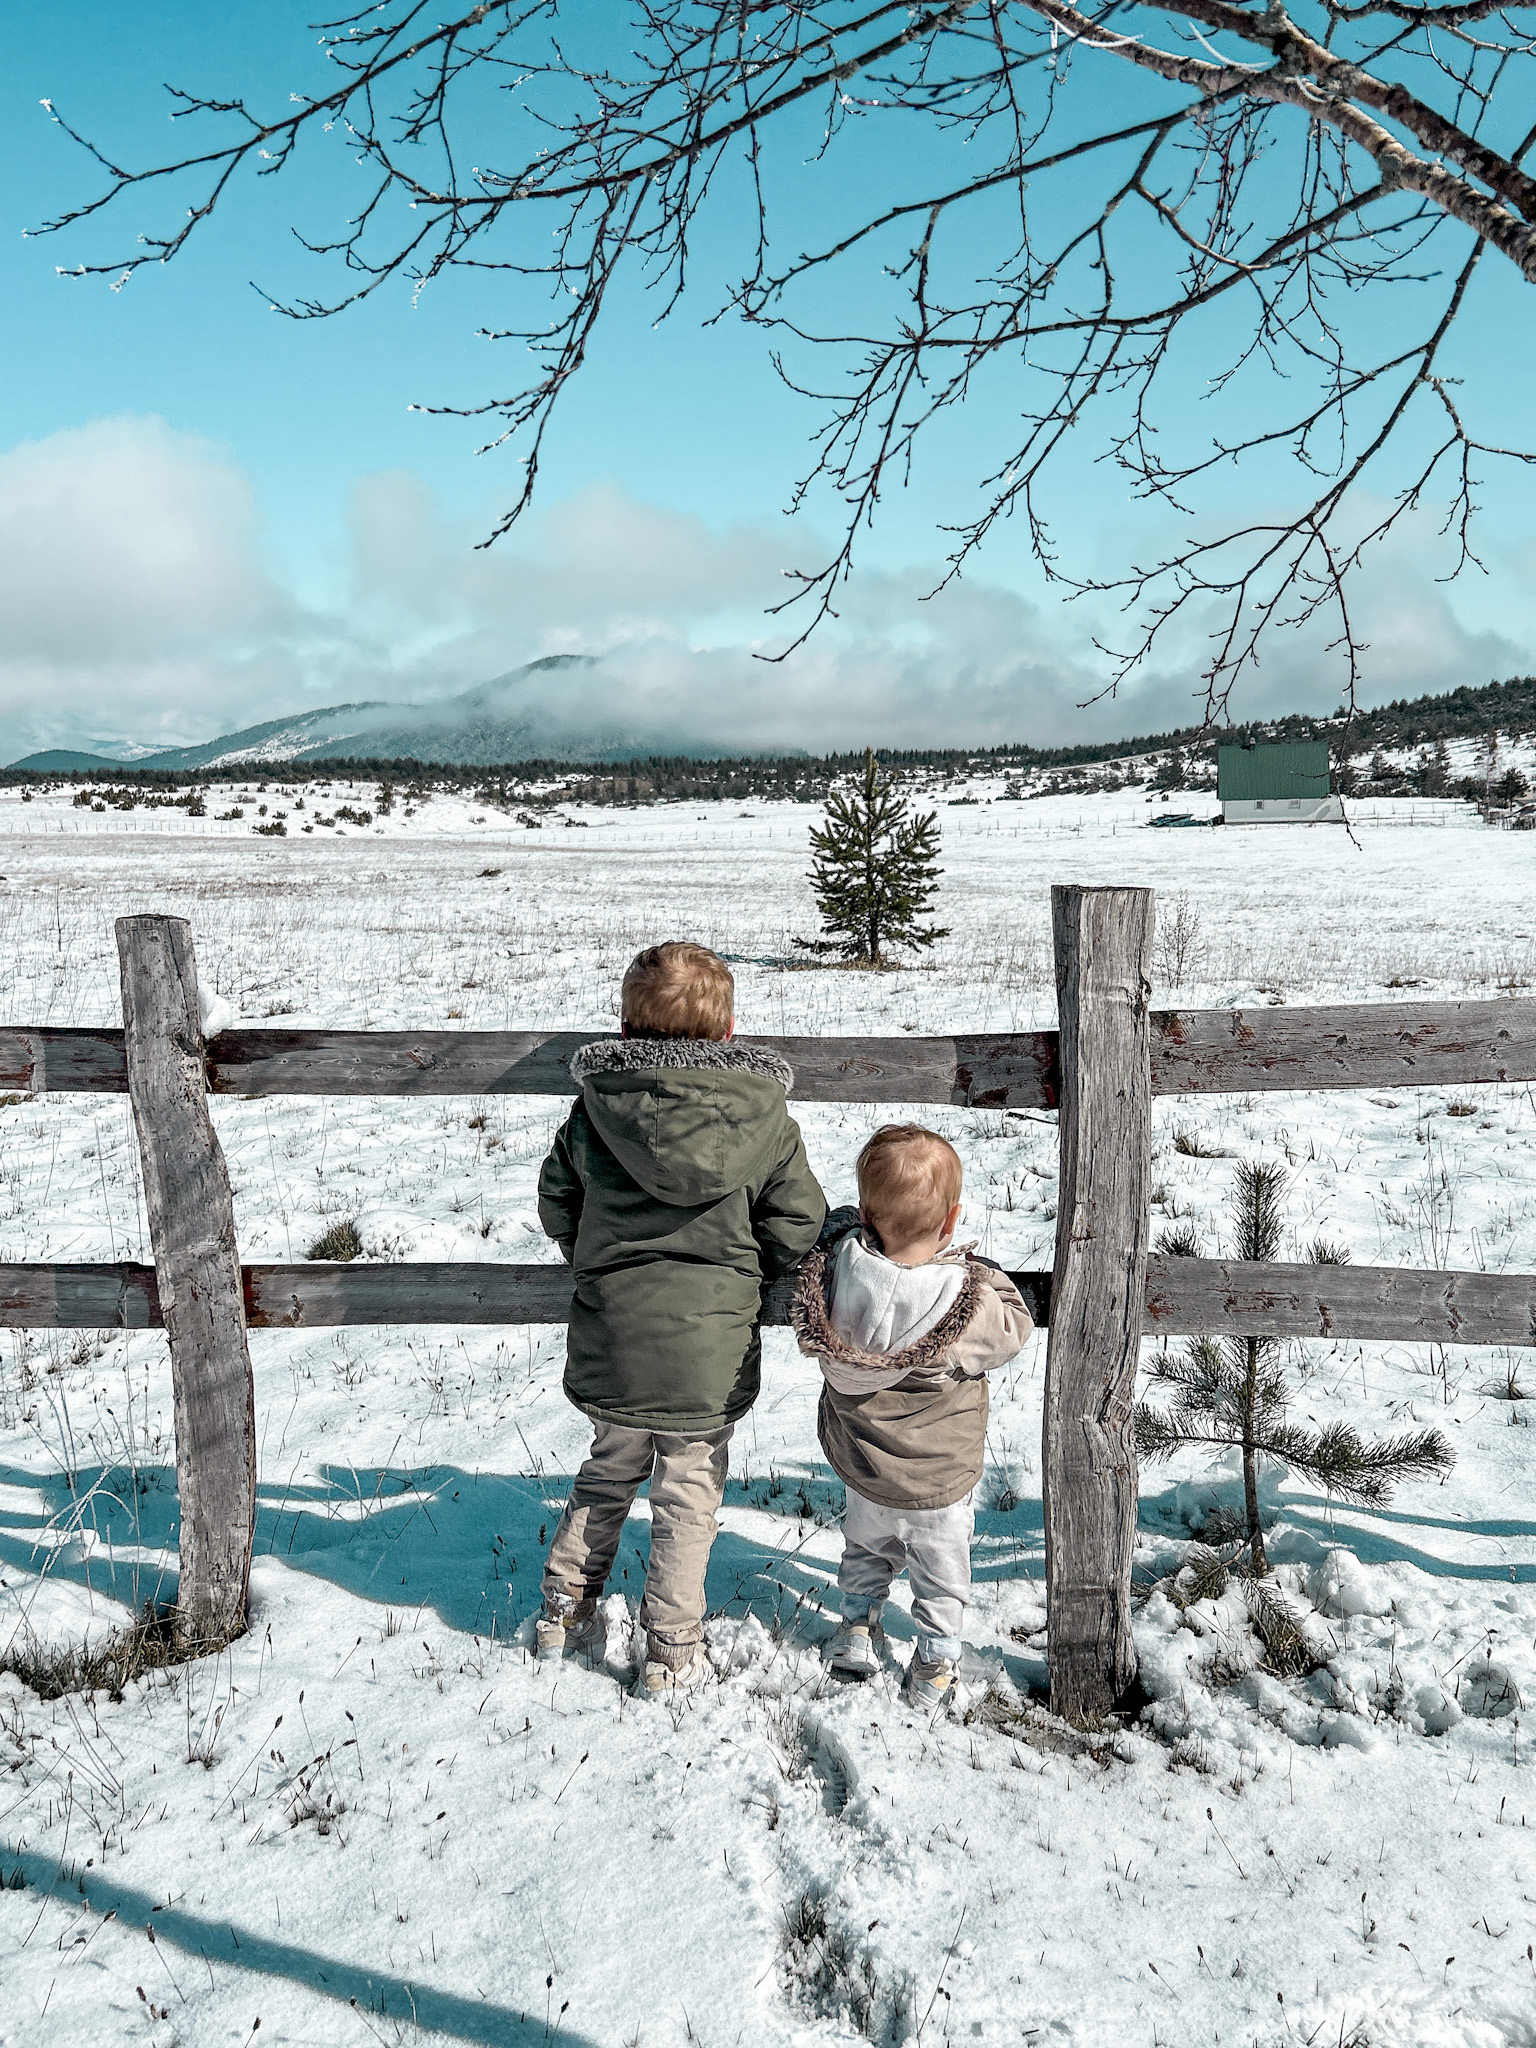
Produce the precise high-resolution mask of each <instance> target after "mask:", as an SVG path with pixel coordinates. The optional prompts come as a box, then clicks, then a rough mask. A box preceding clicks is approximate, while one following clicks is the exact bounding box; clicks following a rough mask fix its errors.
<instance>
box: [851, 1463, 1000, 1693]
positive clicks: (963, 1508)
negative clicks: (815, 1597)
mask: <svg viewBox="0 0 1536 2048" xmlns="http://www.w3.org/2000/svg"><path fill="white" fill-rule="evenodd" d="M847 1493H848V1505H847V1507H846V1508H845V1510H844V1512H843V1561H842V1563H841V1564H840V1565H839V1566H838V1568H837V1586H838V1591H839V1592H840V1593H841V1594H842V1596H843V1619H844V1620H845V1621H863V1620H864V1618H865V1617H866V1615H868V1614H869V1613H870V1612H871V1610H872V1609H874V1608H877V1607H879V1606H881V1605H882V1604H883V1603H884V1601H885V1598H886V1595H887V1594H888V1593H889V1592H890V1590H891V1581H892V1579H894V1578H895V1576H896V1574H897V1573H898V1572H899V1571H900V1570H901V1569H902V1567H903V1566H905V1567H906V1572H907V1577H908V1578H909V1579H910V1580H911V1582H912V1619H913V1620H914V1621H915V1622H916V1623H917V1647H918V1652H919V1654H920V1655H921V1656H923V1657H924V1658H926V1659H927V1661H928V1662H929V1663H930V1664H931V1663H933V1662H934V1661H935V1660H936V1659H937V1658H940V1657H947V1658H948V1659H949V1660H950V1661H951V1662H952V1663H958V1662H959V1660H960V1631H961V1629H962V1627H963V1626H964V1624H965V1610H966V1607H967V1606H968V1605H969V1603H970V1598H971V1532H972V1530H973V1529H974V1528H975V1526H976V1509H975V1505H974V1502H973V1498H972V1496H971V1495H970V1494H967V1495H966V1496H965V1498H964V1500H957V1501H956V1502H955V1503H954V1504H953V1506H951V1507H947V1508H882V1507H880V1506H878V1505H877V1504H876V1503H875V1502H874V1501H872V1500H866V1499H865V1498H864V1496H863V1494H861V1493H855V1492H854V1490H853V1488H852V1487H851V1486H850V1487H849V1488H848V1489H847Z"/></svg>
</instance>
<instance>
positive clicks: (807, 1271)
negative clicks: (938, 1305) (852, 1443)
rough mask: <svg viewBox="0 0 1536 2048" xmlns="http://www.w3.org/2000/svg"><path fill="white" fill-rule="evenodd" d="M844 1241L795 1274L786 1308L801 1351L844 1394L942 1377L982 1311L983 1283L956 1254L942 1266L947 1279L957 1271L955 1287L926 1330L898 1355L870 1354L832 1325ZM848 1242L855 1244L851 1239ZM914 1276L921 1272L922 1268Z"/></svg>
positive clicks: (816, 1255)
mask: <svg viewBox="0 0 1536 2048" xmlns="http://www.w3.org/2000/svg"><path fill="white" fill-rule="evenodd" d="M849 1241H850V1240H849V1238H844V1239H843V1240H842V1242H841V1243H840V1244H839V1245H838V1246H837V1247H836V1248H835V1249H834V1250H832V1251H831V1252H828V1251H814V1252H812V1253H811V1255H810V1257H809V1258H808V1259H807V1260H806V1262H805V1264H804V1265H803V1266H802V1267H801V1269H800V1277H799V1280H798V1282H797V1283H796V1286H795V1298H794V1301H793V1303H792V1305H791V1308H790V1322H791V1323H792V1324H793V1326H794V1331H795V1335H796V1337H797V1338H798V1339H799V1342H800V1348H801V1350H802V1351H805V1352H808V1353H809V1354H810V1355H811V1356H813V1357H815V1358H819V1359H820V1360H821V1365H822V1370H823V1372H824V1373H825V1374H826V1375H827V1378H828V1379H829V1380H831V1382H832V1383H833V1385H834V1386H837V1387H840V1388H842V1389H843V1390H844V1391H846V1392H852V1391H854V1390H855V1388H858V1387H865V1388H870V1389H874V1388H877V1387H892V1386H895V1385H896V1384H897V1382H898V1381H900V1380H904V1379H906V1378H907V1377H908V1376H909V1375H910V1374H912V1373H925V1374H929V1375H934V1374H938V1373H941V1372H943V1371H944V1370H945V1369H946V1366H947V1364H948V1362H949V1355H950V1353H951V1352H953V1350H954V1348H955V1346H956V1345H957V1344H958V1343H959V1341H960V1339H961V1338H962V1337H963V1336H964V1335H965V1332H966V1330H967V1329H968V1328H969V1327H970V1324H971V1323H972V1321H973V1320H974V1318H975V1315H976V1311H977V1309H978V1308H979V1306H980V1305H981V1300H982V1289H983V1287H984V1285H985V1283H984V1282H983V1281H981V1280H980V1279H978V1277H977V1275H976V1272H975V1270H974V1269H973V1268H972V1266H971V1263H970V1261H969V1259H967V1258H966V1257H965V1256H964V1254H963V1253H956V1254H952V1255H950V1257H948V1258H947V1259H946V1260H945V1262H944V1265H945V1271H946V1272H947V1273H953V1272H955V1271H956V1270H957V1268H958V1271H959V1274H960V1286H959V1288H958V1290H957V1291H956V1293H955V1295H954V1298H953V1299H952V1300H951V1301H950V1302H949V1304H948V1306H947V1307H945V1308H944V1309H943V1312H942V1313H941V1314H940V1315H939V1316H938V1318H937V1319H936V1320H935V1321H934V1322H932V1323H931V1324H930V1325H929V1326H928V1328H927V1329H926V1330H924V1331H922V1333H921V1334H920V1335H919V1336H917V1337H916V1338H914V1339H913V1340H912V1341H911V1342H910V1343H908V1344H905V1345H902V1346H901V1347H900V1348H899V1349H897V1350H891V1351H869V1350H865V1349H864V1348H863V1347H862V1346H861V1345H858V1344H855V1343H854V1342H853V1341H852V1340H851V1339H850V1338H848V1337H846V1336H844V1335H843V1333H842V1331H840V1330H839V1329H838V1327H837V1325H836V1323H835V1322H834V1321H833V1302H834V1298H835V1294H836V1280H837V1268H838V1264H839V1253H840V1252H841V1251H842V1249H843V1246H844V1245H846V1244H847V1243H848V1242H849ZM853 1241H854V1242H859V1240H858V1238H857V1237H856V1236H855V1237H853ZM914 1270H916V1271H919V1272H925V1271H926V1269H925V1268H916V1269H914Z"/></svg>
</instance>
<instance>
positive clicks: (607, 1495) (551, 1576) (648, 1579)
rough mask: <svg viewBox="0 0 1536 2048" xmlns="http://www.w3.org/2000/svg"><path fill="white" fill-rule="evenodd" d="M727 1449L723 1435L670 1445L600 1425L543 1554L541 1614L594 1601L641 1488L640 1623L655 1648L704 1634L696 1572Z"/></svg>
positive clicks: (701, 1565)
mask: <svg viewBox="0 0 1536 2048" xmlns="http://www.w3.org/2000/svg"><path fill="white" fill-rule="evenodd" d="M730 1441H731V1432H730V1429H729V1428H728V1427H727V1428H725V1429H711V1430H706V1431H699V1432H695V1433H693V1434H686V1435H675V1434H673V1433H672V1432H670V1431H666V1430H650V1429H625V1428H622V1427H621V1426H620V1425H619V1424H618V1423H616V1422H599V1423H598V1424H597V1425H596V1428H595V1430H594V1433H593V1437H592V1450H591V1453H590V1454H589V1456H588V1457H587V1458H586V1460H585V1461H584V1463H583V1464H582V1467H581V1470H580V1471H579V1472H578V1473H577V1474H576V1477H575V1480H574V1481H573V1482H572V1485H571V1497H570V1499H569V1500H568V1501H567V1502H566V1504H565V1512H564V1513H563V1514H562V1515H561V1517H560V1526H559V1527H558V1528H557V1529H556V1531H555V1537H554V1541H553V1542H552V1543H551V1544H550V1546H549V1556H548V1558H547V1560H546V1562H545V1565H544V1583H543V1591H544V1604H545V1607H546V1609H547V1610H548V1611H549V1612H550V1613H551V1614H558V1613H560V1612H561V1611H562V1610H563V1609H566V1608H568V1607H569V1605H570V1603H571V1602H572V1601H575V1600H581V1599H587V1598H596V1597H597V1596H598V1595H599V1594H601V1592H602V1590H603V1588H604V1586H605V1585H606V1584H607V1583H608V1574H609V1572H611V1571H612V1569H613V1561H614V1559H615V1557H616V1556H617V1555H618V1550H619V1539H620V1537H621V1536H622V1535H623V1533H624V1523H625V1521H626V1519H627V1518H628V1515H629V1511H630V1508H631V1507H632V1506H633V1504H634V1498H635V1495H636V1493H637V1492H638V1491H639V1489H640V1488H641V1487H642V1486H643V1485H644V1484H645V1482H646V1481H647V1480H649V1481H650V1485H651V1556H650V1562H649V1564H648V1565H647V1566H646V1572H645V1598H644V1599H643V1600H642V1602H641V1604H640V1623H641V1626H642V1627H643V1628H644V1629H645V1630H646V1631H647V1632H648V1633H649V1634H651V1635H653V1636H655V1637H657V1638H659V1639H660V1641H661V1642H662V1643H664V1644H676V1645H682V1644H688V1643H696V1642H697V1641H698V1640H699V1638H700V1637H701V1636H702V1634H703V1632H704V1570H705V1567H706V1566H707V1565H708V1563H709V1551H710V1546H711V1544H712V1543H713V1542H714V1540H715V1516H716V1513H717V1512H718V1510H719V1507H720V1502H721V1499H722V1497H723V1496H724V1493H725V1475H726V1469H727V1466H728V1463H729V1451H728V1449H727V1446H728V1445H729V1443H730Z"/></svg>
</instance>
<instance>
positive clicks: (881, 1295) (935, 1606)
mask: <svg viewBox="0 0 1536 2048" xmlns="http://www.w3.org/2000/svg"><path fill="white" fill-rule="evenodd" d="M858 1180H859V1212H858V1215H859V1225H860V1226H861V1227H857V1228H851V1229H849V1230H848V1231H847V1232H846V1234H845V1235H844V1236H843V1237H842V1238H841V1240H840V1241H839V1242H837V1244H836V1247H835V1249H832V1250H819V1251H817V1252H814V1253H813V1254H812V1255H811V1257H810V1258H808V1259H807V1260H806V1262H805V1266H804V1268H803V1270H802V1273H801V1277H800V1282H799V1285H798V1287H797V1289H796V1293H795V1305H794V1324H795V1331H796V1335H797V1336H798V1338H799V1341H800V1348H801V1350H802V1351H803V1352H805V1353H807V1354H808V1355H809V1356H811V1357H813V1358H816V1359H818V1360H819V1361H820V1364H821V1370H822V1375H823V1379H824V1381H825V1384H824V1385H823V1387H822V1390H821V1405H820V1408H819V1410H818V1413H817V1435H818V1436H819V1437H820V1439H821V1447H822V1449H823V1450H824V1451H825V1452H826V1454H827V1458H828V1461H829V1462H830V1464H831V1466H832V1469H833V1471H834V1472H836V1474H837V1476H838V1477H839V1479H841V1480H842V1481H843V1483H844V1485H845V1486H846V1488H847V1490H848V1502H847V1510H846V1513H845V1516H844V1520H843V1559H842V1564H841V1565H840V1567H839V1569H838V1575H837V1583H838V1589H839V1591H840V1593H841V1595H842V1609H843V1620H842V1626H841V1627H840V1628H839V1629H838V1630H837V1632H836V1634H835V1635H834V1636H833V1638H832V1641H831V1643H830V1644H829V1646H828V1653H827V1654H828V1661H829V1662H830V1664H831V1665H832V1667H833V1668H834V1669H835V1670H837V1671H840V1672H842V1673H844V1674H845V1675H847V1676H849V1677H853V1678H868V1677H870V1676H871V1675H872V1674H873V1673H874V1672H876V1671H877V1670H878V1669H879V1668H880V1646H881V1640H882V1638H881V1629H880V1614H881V1609H882V1607H883V1606H884V1603H885V1599H886V1595H887V1594H888V1593H889V1592H890V1588H891V1581H892V1579H893V1578H894V1577H895V1576H896V1574H897V1573H898V1572H899V1571H900V1570H902V1568H903V1567H905V1568H906V1571H907V1575H908V1577H909V1579H910V1580H911V1584H912V1618H913V1620H914V1621H915V1622H916V1624H917V1650H916V1653H915V1655H914V1656H913V1658H912V1662H911V1664H910V1666H909V1668H908V1672H907V1680H906V1690H907V1696H908V1698H909V1699H910V1700H911V1701H912V1702H913V1704H914V1705H917V1706H920V1707H925V1708H933V1707H938V1706H942V1705H944V1704H946V1703H947V1701H948V1698H949V1696H950V1689H951V1687H952V1685H953V1683H954V1679H955V1675H956V1672H957V1670H958V1668H959V1663H960V1648H961V1644H960V1631H961V1627H962V1625H963V1621H964V1616H965V1609H966V1606H967V1604H968V1602H969V1600H970V1592H971V1533H972V1529H973V1527H974V1523H975V1514H974V1509H973V1506H972V1496H973V1492H974V1489H975V1486H976V1483H977V1481H978V1480H979V1479H980V1477H981V1471H982V1462H983V1457H984V1454H985V1448H986V1428H987V1382H986V1374H987V1373H989V1372H992V1371H995V1370H996V1368H997V1367H999V1366H1001V1365H1006V1364H1007V1363H1008V1361H1009V1359H1011V1358H1013V1357H1014V1356H1015V1355H1016V1354H1017V1353H1018V1351H1019V1350H1020V1348H1021V1347H1022V1346H1023V1344H1024V1341H1025V1339H1026V1338H1027V1337H1028V1336H1029V1334H1030V1331H1031V1330H1032V1329H1033V1327H1034V1325H1033V1324H1032V1322H1031V1321H1030V1317H1029V1312H1028V1310H1027V1309H1026V1308H1025V1306H1024V1302H1023V1299H1022V1297H1021V1296H1020V1294H1019V1291H1018V1289H1017V1288H1016V1287H1015V1286H1014V1284H1013V1282H1012V1281H1011V1280H1010V1279H1009V1278H1008V1276H1007V1275H1006V1274H1005V1273H1003V1272H1002V1271H1000V1270H999V1269H998V1268H997V1267H996V1266H994V1265H992V1263H991V1262H990V1261H989V1260H985V1259H979V1258H977V1257H975V1256H974V1255H972V1254H971V1253H969V1252H967V1251H963V1250H954V1249H951V1246H950V1240H951V1239H952V1237H953V1236H954V1233H955V1229H956V1226H957V1225H958V1223H959V1221H960V1185H961V1167H960V1158H959V1154H958V1153H957V1152H956V1151H955V1149H954V1147H953V1146H952V1145H950V1144H948V1143H947V1142H946V1141H945V1140H944V1139H943V1138H941V1137H940V1136H939V1135H938V1133H937V1132H936V1131H929V1130H925V1129H923V1127H922V1126H921V1125H919V1124H887V1125H886V1126H885V1127H884V1128H883V1129H882V1130H878V1131H876V1132H875V1134H874V1136H873V1137H872V1138H871V1139H870V1141H869V1143H868V1144H867V1145H866V1146H865V1147H864V1150H863V1151H862V1152H861V1153H860V1154H859V1160H858Z"/></svg>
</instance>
